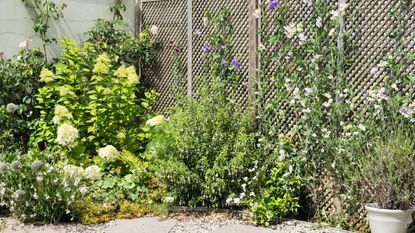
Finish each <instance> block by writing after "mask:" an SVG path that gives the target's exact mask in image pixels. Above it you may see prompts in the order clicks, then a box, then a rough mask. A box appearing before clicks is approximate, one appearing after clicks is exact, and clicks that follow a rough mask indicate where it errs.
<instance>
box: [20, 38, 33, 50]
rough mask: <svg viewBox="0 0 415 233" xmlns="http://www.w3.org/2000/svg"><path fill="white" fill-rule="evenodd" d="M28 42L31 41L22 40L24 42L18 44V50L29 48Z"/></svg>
mask: <svg viewBox="0 0 415 233" xmlns="http://www.w3.org/2000/svg"><path fill="white" fill-rule="evenodd" d="M30 42H32V39H29V40H24V41H22V42H20V44H19V48H22V49H26V48H27V47H29V43H30Z"/></svg>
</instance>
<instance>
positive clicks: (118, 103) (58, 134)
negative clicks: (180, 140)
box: [31, 39, 156, 162]
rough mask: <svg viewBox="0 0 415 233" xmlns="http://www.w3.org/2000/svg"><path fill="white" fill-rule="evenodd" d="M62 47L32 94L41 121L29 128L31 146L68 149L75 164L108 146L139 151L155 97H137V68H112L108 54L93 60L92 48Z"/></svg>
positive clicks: (147, 94) (65, 44) (68, 44)
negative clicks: (56, 60)
mask: <svg viewBox="0 0 415 233" xmlns="http://www.w3.org/2000/svg"><path fill="white" fill-rule="evenodd" d="M62 46H63V51H62V55H61V58H60V60H59V62H57V63H56V64H55V65H54V68H53V71H52V70H47V69H43V70H42V72H41V74H40V81H41V82H43V83H44V86H43V87H42V88H40V89H39V91H38V93H37V94H36V99H37V101H38V105H37V106H36V107H37V108H38V109H39V110H40V112H41V118H40V119H39V120H37V121H36V122H35V124H34V126H33V129H34V131H33V133H32V135H31V143H32V145H33V146H36V147H39V148H46V147H51V146H53V145H54V144H55V143H57V144H58V145H61V146H65V147H67V148H69V149H71V150H72V152H73V155H72V157H71V159H73V160H74V161H78V162H83V160H84V159H87V158H88V155H95V154H96V153H97V150H98V149H100V148H101V147H105V146H107V145H113V146H115V147H116V148H118V149H122V148H123V149H128V150H130V151H133V152H139V151H140V150H142V149H143V148H144V146H145V143H146V141H147V133H148V129H147V127H146V126H143V125H144V122H145V120H147V117H146V110H148V109H149V108H150V107H151V104H152V103H153V102H154V99H155V97H156V93H155V92H154V91H148V92H147V91H146V92H145V93H142V94H140V93H138V92H139V90H138V88H137V85H138V84H139V77H138V75H137V73H136V69H135V67H134V66H128V67H127V66H124V65H121V66H119V67H113V65H112V62H111V59H110V57H109V56H108V55H107V54H106V53H103V54H101V55H99V56H96V52H95V50H94V48H93V46H92V44H89V43H86V44H84V46H83V47H79V46H77V45H76V44H75V42H74V41H72V40H68V39H66V40H64V41H63V42H62ZM95 56H96V57H95ZM139 94H140V95H142V96H143V98H139V97H138V95H139ZM78 137H79V140H78V143H77V144H74V142H75V140H76V139H78ZM82 154H84V155H85V156H86V157H81V155H82Z"/></svg>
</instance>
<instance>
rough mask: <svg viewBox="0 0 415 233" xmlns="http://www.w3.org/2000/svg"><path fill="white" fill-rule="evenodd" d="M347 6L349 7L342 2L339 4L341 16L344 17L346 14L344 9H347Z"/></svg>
mask: <svg viewBox="0 0 415 233" xmlns="http://www.w3.org/2000/svg"><path fill="white" fill-rule="evenodd" d="M348 6H349V4H347V3H344V2H343V3H340V4H339V11H340V13H341V14H342V15H344V14H345V13H346V9H347V7H348Z"/></svg>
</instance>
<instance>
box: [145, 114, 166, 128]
mask: <svg viewBox="0 0 415 233" xmlns="http://www.w3.org/2000/svg"><path fill="white" fill-rule="evenodd" d="M164 122H166V118H164V116H163V115H158V116H155V117H153V118H151V119H150V120H148V121H147V122H146V125H149V126H156V125H160V124H163V123H164Z"/></svg>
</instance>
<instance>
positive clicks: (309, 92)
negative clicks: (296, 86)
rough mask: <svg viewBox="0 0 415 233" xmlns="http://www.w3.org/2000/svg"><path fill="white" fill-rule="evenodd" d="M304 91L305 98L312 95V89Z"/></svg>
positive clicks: (307, 88)
mask: <svg viewBox="0 0 415 233" xmlns="http://www.w3.org/2000/svg"><path fill="white" fill-rule="evenodd" d="M304 91H305V95H306V96H309V95H311V94H313V89H312V88H309V87H306V88H304Z"/></svg>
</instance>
